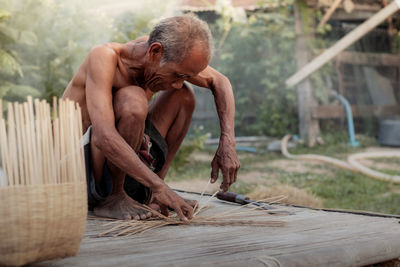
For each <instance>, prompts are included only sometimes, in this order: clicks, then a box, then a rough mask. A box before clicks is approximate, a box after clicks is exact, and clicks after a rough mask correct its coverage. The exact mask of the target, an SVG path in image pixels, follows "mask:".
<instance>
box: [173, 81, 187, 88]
mask: <svg viewBox="0 0 400 267" xmlns="http://www.w3.org/2000/svg"><path fill="white" fill-rule="evenodd" d="M184 81H185V80H184V79H179V80H177V81H175V82H173V83H172V84H171V85H172V87H173V88H175V89H181V88H182V87H183V82H184Z"/></svg>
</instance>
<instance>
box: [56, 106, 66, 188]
mask: <svg viewBox="0 0 400 267" xmlns="http://www.w3.org/2000/svg"><path fill="white" fill-rule="evenodd" d="M58 105H59V110H58V114H59V118H60V132H59V134H60V144H59V145H60V152H61V153H60V165H61V176H60V182H61V183H64V182H65V181H64V180H65V178H66V177H67V166H66V165H67V162H66V161H65V160H64V158H63V155H65V154H66V149H65V132H64V131H65V129H64V128H65V126H64V122H65V119H64V117H65V113H64V112H65V110H64V106H65V102H64V101H61V100H60V101H59V102H58Z"/></svg>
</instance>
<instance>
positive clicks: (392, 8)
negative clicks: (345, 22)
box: [286, 0, 400, 86]
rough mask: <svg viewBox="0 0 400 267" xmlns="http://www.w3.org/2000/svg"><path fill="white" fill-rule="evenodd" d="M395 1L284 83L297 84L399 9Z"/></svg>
mask: <svg viewBox="0 0 400 267" xmlns="http://www.w3.org/2000/svg"><path fill="white" fill-rule="evenodd" d="M397 1H399V0H396V1H393V2H392V3H390V4H389V5H387V6H386V7H385V8H383V9H382V10H380V11H379V12H378V13H376V14H375V15H374V16H372V17H371V18H370V19H368V20H367V21H365V22H364V23H362V24H361V25H360V26H358V27H357V28H355V29H354V30H352V31H351V32H350V33H348V34H347V35H346V36H345V37H343V38H342V39H340V40H339V41H338V42H337V43H336V44H334V45H333V46H332V47H330V48H329V49H327V50H325V52H323V53H322V54H321V55H319V56H318V57H316V58H315V59H314V60H312V61H311V62H310V63H308V64H307V65H305V66H304V67H303V68H302V69H300V70H299V71H297V72H296V73H295V74H293V75H292V76H291V77H290V78H289V79H287V80H286V84H287V85H289V86H294V85H296V84H298V83H299V82H300V81H302V80H303V79H305V78H306V77H308V76H309V75H310V74H311V73H313V72H314V71H316V70H318V69H319V68H321V67H322V66H323V65H325V63H327V62H328V61H330V60H331V59H332V58H334V57H335V56H336V55H337V54H339V53H340V52H342V51H343V50H344V49H346V48H347V47H349V46H350V45H352V44H353V43H355V42H356V41H357V40H359V39H360V38H361V37H363V36H364V35H365V34H367V33H368V32H370V31H371V30H372V29H374V28H375V27H376V26H378V25H379V24H380V23H381V22H382V21H384V20H385V19H387V18H388V17H389V16H391V15H393V14H394V13H396V12H397V11H398V10H399V5H400V3H397ZM399 2H400V1H399Z"/></svg>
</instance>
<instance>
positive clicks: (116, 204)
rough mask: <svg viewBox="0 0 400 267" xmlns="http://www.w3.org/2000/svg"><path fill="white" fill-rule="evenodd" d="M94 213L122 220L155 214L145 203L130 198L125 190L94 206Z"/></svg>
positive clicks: (137, 218)
mask: <svg viewBox="0 0 400 267" xmlns="http://www.w3.org/2000/svg"><path fill="white" fill-rule="evenodd" d="M94 214H95V215H96V216H100V217H107V218H114V219H122V220H130V219H134V220H144V219H147V218H150V217H151V216H152V215H153V214H152V212H151V211H148V210H146V209H144V208H143V205H142V204H140V203H139V202H137V201H136V200H133V199H132V198H130V197H129V196H128V195H127V194H126V193H125V192H123V193H121V194H112V195H110V196H109V197H107V198H106V200H104V201H103V202H101V203H100V204H99V205H97V206H96V207H95V208H94Z"/></svg>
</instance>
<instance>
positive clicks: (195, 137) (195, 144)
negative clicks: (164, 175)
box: [171, 127, 209, 173]
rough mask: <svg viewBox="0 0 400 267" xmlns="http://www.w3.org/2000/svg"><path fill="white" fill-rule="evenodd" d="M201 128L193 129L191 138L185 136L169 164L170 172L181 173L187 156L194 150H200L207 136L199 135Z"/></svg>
mask: <svg viewBox="0 0 400 267" xmlns="http://www.w3.org/2000/svg"><path fill="white" fill-rule="evenodd" d="M201 131H202V127H199V128H197V129H194V133H193V134H192V135H191V136H187V138H186V139H185V140H184V142H183V144H182V145H181V147H180V148H179V150H178V152H177V153H176V156H175V158H174V160H173V161H172V163H171V170H172V172H174V173H176V172H182V171H183V169H184V166H185V164H186V163H188V162H189V161H188V158H189V156H190V155H191V154H192V153H193V152H195V151H196V150H199V149H202V148H203V146H204V143H205V141H206V140H207V138H208V136H209V134H204V133H201Z"/></svg>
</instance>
